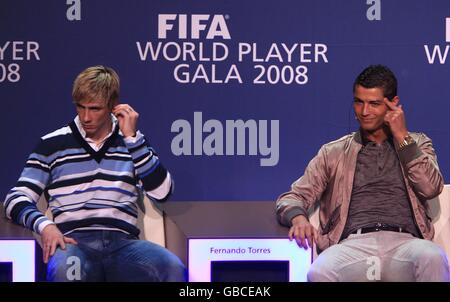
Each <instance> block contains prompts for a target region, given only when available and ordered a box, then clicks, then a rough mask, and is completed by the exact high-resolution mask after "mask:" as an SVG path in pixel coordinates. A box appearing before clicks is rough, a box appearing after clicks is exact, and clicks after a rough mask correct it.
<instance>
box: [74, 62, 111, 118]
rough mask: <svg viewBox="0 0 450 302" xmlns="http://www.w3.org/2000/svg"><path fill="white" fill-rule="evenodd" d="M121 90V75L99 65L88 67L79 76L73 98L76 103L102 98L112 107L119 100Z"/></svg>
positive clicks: (75, 83)
mask: <svg viewBox="0 0 450 302" xmlns="http://www.w3.org/2000/svg"><path fill="white" fill-rule="evenodd" d="M119 91H120V82H119V76H118V75H117V73H116V72H115V71H114V69H112V68H110V67H106V66H101V65H98V66H92V67H88V68H86V69H85V70H83V71H82V72H81V73H80V74H79V75H78V76H77V78H76V79H75V81H74V83H73V89H72V98H73V102H74V103H75V104H78V103H80V102H83V101H98V100H101V101H104V102H105V104H106V105H107V106H108V107H109V108H110V109H112V107H113V106H114V105H115V104H117V102H118V101H119Z"/></svg>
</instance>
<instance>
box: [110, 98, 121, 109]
mask: <svg viewBox="0 0 450 302" xmlns="http://www.w3.org/2000/svg"><path fill="white" fill-rule="evenodd" d="M117 105H119V100H115V101H112V102H110V103H109V106H110V108H109V110H110V111H112V110H113V109H114V107H116V106H117Z"/></svg>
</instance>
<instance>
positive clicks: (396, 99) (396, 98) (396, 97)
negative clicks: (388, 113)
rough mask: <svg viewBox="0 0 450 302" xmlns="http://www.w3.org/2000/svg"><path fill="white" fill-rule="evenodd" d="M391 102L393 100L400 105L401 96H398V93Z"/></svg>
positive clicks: (393, 102) (396, 104)
mask: <svg viewBox="0 0 450 302" xmlns="http://www.w3.org/2000/svg"><path fill="white" fill-rule="evenodd" d="M390 102H392V104H394V105H395V106H398V104H399V103H400V98H399V97H398V95H396V96H394V98H393V99H392V100H390Z"/></svg>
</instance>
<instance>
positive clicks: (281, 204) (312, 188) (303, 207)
mask: <svg viewBox="0 0 450 302" xmlns="http://www.w3.org/2000/svg"><path fill="white" fill-rule="evenodd" d="M326 158H327V156H326V149H325V147H322V148H321V149H320V150H319V152H318V154H317V155H316V156H315V157H314V158H313V159H312V160H311V161H310V162H309V164H308V166H307V167H306V169H305V173H304V174H303V176H301V177H300V178H299V179H297V180H296V181H295V182H294V183H293V184H292V186H291V190H290V191H289V192H286V193H283V194H281V195H280V196H279V197H278V199H277V202H276V214H277V219H278V221H279V222H280V223H281V224H283V225H286V226H291V225H292V223H291V220H292V218H294V217H295V216H298V215H304V216H306V217H308V214H307V213H308V210H309V209H310V208H311V206H313V205H314V203H315V202H316V201H317V200H319V199H320V197H321V196H322V193H323V192H324V191H325V189H326V187H327V185H328V180H329V177H328V175H329V173H328V171H327V161H326Z"/></svg>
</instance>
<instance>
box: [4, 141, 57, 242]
mask: <svg viewBox="0 0 450 302" xmlns="http://www.w3.org/2000/svg"><path fill="white" fill-rule="evenodd" d="M44 149H45V142H44V141H43V140H41V141H40V143H39V144H38V146H37V147H36V148H35V150H34V151H33V153H31V154H30V156H29V157H28V160H27V162H26V163H25V168H24V169H23V171H22V173H21V175H20V177H19V180H18V181H17V183H16V185H15V187H13V188H12V189H11V190H10V191H9V192H8V194H7V195H6V198H5V201H4V209H5V214H6V217H7V218H8V219H11V220H12V221H13V222H15V223H17V224H20V225H23V226H25V227H26V228H28V229H31V230H33V231H34V232H36V233H38V234H40V233H41V231H42V230H43V229H44V228H45V227H46V226H47V225H49V224H54V223H53V222H52V221H51V220H49V219H48V218H47V217H46V216H45V215H44V214H42V213H41V212H40V211H39V210H38V208H37V206H36V204H37V202H38V201H39V198H40V196H41V195H42V193H43V192H44V190H45V188H46V187H47V184H48V182H49V178H50V165H51V164H50V162H49V159H48V156H46V155H45V152H42V151H43V150H44Z"/></svg>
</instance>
